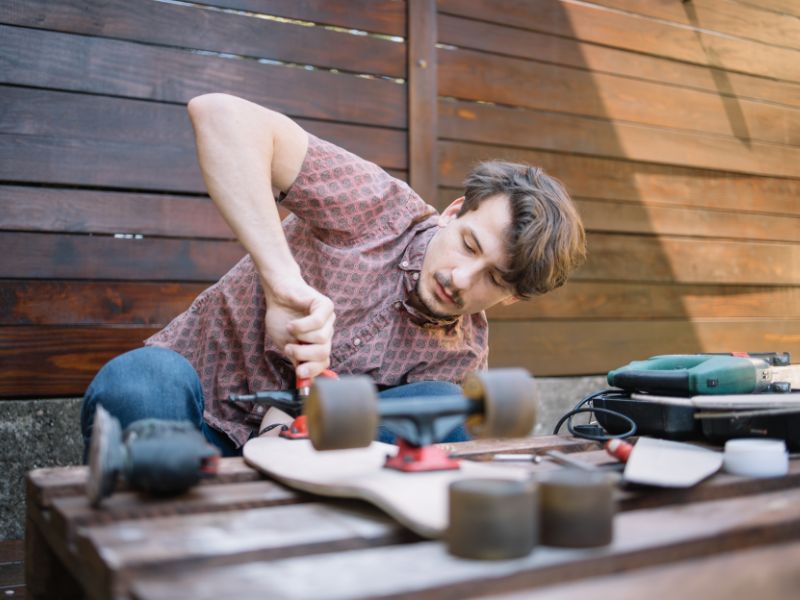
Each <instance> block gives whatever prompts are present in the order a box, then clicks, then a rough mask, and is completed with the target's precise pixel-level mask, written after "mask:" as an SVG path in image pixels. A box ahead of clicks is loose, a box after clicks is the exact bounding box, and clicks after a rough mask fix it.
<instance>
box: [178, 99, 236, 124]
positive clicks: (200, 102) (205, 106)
mask: <svg viewBox="0 0 800 600" xmlns="http://www.w3.org/2000/svg"><path fill="white" fill-rule="evenodd" d="M237 100H238V98H236V97H235V96H231V95H230V94H222V93H212V94H202V95H200V96H195V97H194V98H192V99H191V100H189V103H188V104H187V105H186V108H187V110H188V111H189V116H190V117H191V119H192V121H193V122H197V121H198V120H199V119H202V118H203V117H205V116H207V115H220V114H224V113H225V112H226V111H228V110H230V109H231V108H233V106H234V105H235V103H236V101H237Z"/></svg>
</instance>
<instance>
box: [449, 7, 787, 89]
mask: <svg viewBox="0 0 800 600" xmlns="http://www.w3.org/2000/svg"><path fill="white" fill-rule="evenodd" d="M438 5H439V10H440V11H441V12H445V13H447V14H452V15H457V16H462V17H470V18H474V19H478V20H482V21H490V22H494V23H501V24H504V25H510V26H512V27H519V28H524V29H530V30H533V31H540V32H545V33H551V34H556V35H561V36H564V37H567V38H574V39H577V40H581V41H585V42H593V43H599V44H606V45H610V46H612V47H616V48H620V49H625V50H632V51H636V52H641V53H644V54H650V55H655V56H661V57H666V58H671V59H675V60H680V61H684V62H689V63H694V64H697V65H701V66H708V67H716V68H720V69H724V70H730V71H738V72H743V73H748V74H751V75H761V76H764V77H770V78H774V79H780V80H785V81H793V82H797V81H800V60H798V56H800V53H798V51H797V50H794V49H790V48H781V47H776V46H767V45H764V44H761V43H758V42H752V41H749V40H744V39H738V38H732V37H730V36H722V35H719V34H717V33H715V32H708V31H698V30H693V29H690V28H687V27H680V26H678V25H677V24H672V23H668V22H664V21H657V20H654V19H648V18H641V17H636V16H631V15H629V14H624V13H620V12H618V11H612V10H609V9H607V8H605V7H602V6H598V5H597V4H590V3H572V2H567V1H559V0H546V1H544V2H540V3H538V4H537V10H535V11H533V10H530V6H529V5H528V4H527V3H525V2H519V1H518V0H499V1H495V0H476V1H473V2H460V1H459V0H439V1H438Z"/></svg>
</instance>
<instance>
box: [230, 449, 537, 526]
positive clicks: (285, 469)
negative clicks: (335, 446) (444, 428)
mask: <svg viewBox="0 0 800 600" xmlns="http://www.w3.org/2000/svg"><path fill="white" fill-rule="evenodd" d="M396 452H397V446H394V445H391V444H383V443H381V442H372V443H371V444H370V445H369V446H368V447H366V448H355V449H348V450H327V451H324V452H320V451H317V450H315V449H314V447H313V446H312V445H311V442H310V441H309V440H287V439H283V438H280V437H260V438H256V439H253V440H250V441H249V442H247V444H245V446H244V459H245V461H246V462H247V463H248V464H249V465H251V466H252V467H254V468H256V469H258V470H259V471H261V472H262V473H264V474H266V475H269V476H270V477H272V478H274V479H277V480H278V481H280V482H282V483H284V484H285V485H288V486H289V487H292V488H295V489H298V490H302V491H305V492H310V493H313V494H319V495H323V496H333V497H339V498H359V499H362V500H366V501H367V502H370V503H371V504H374V505H375V506H377V507H378V508H380V509H382V510H383V511H385V512H386V513H388V514H389V515H390V516H391V517H392V518H394V519H395V520H397V521H398V522H399V523H401V524H402V525H405V526H406V527H408V528H409V529H411V530H412V531H414V532H415V533H417V534H418V535H420V536H422V537H426V538H440V537H442V536H443V535H444V533H445V531H446V530H447V523H448V486H449V485H450V483H451V482H453V481H457V480H461V479H474V478H491V479H526V478H527V477H528V476H529V475H528V472H527V471H526V470H525V469H521V468H514V467H507V466H496V465H487V464H482V463H477V462H470V461H467V460H462V461H461V468H460V469H456V470H450V471H428V472H422V473H404V472H401V471H397V470H395V469H386V468H384V467H383V464H384V462H385V460H386V456H387V455H394V454H395V453H396Z"/></svg>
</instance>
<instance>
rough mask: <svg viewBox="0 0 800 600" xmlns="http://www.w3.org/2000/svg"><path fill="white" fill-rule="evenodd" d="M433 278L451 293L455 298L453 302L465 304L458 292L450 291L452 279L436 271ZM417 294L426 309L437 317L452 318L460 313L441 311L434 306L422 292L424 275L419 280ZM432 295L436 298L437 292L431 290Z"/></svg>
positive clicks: (458, 304)
mask: <svg viewBox="0 0 800 600" xmlns="http://www.w3.org/2000/svg"><path fill="white" fill-rule="evenodd" d="M433 278H434V279H435V280H436V282H437V283H438V284H439V285H441V286H442V287H443V288H444V289H445V291H446V292H447V293H449V294H451V296H452V298H453V304H455V305H456V306H458V307H461V306H463V305H464V303H463V301H462V300H461V297H460V296H459V295H458V294H453V293H452V292H451V291H450V279H449V278H448V277H447V276H445V275H442V274H440V273H434V274H433ZM416 296H417V299H418V300H419V303H420V305H421V307H422V308H423V309H424V310H425V312H426V313H428V314H429V315H430V316H432V317H434V318H435V319H451V318H453V317H455V316H457V314H458V313H446V312H440V311H437V310H436V309H435V308H434V307H433V306H431V303H430V302H428V300H427V299H426V298H425V296H424V294H423V293H422V277H420V278H419V279H418V280H417V289H416ZM431 296H433V298H436V294H435V292H431Z"/></svg>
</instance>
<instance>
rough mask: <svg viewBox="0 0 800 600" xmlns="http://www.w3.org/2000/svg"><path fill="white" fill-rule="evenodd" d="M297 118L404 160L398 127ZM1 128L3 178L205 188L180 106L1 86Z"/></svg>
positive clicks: (389, 160) (361, 149) (365, 153)
mask: <svg viewBox="0 0 800 600" xmlns="http://www.w3.org/2000/svg"><path fill="white" fill-rule="evenodd" d="M297 122H298V123H299V124H300V125H301V126H302V127H304V128H305V129H307V130H308V131H309V132H311V133H313V134H315V135H317V136H319V137H322V138H325V139H327V140H330V141H331V142H333V143H335V144H338V145H339V146H342V147H343V148H345V149H347V150H350V151H351V152H354V153H356V154H358V155H359V156H362V157H364V158H365V159H366V160H371V161H373V162H376V163H377V164H379V165H381V166H382V167H385V168H389V169H400V170H403V169H406V168H407V167H408V157H407V152H406V146H407V143H406V134H405V132H403V131H399V130H396V129H386V128H375V127H364V126H355V125H344V124H339V123H331V122H324V121H314V120H308V119H302V118H301V119H297ZM0 130H2V131H3V134H2V135H0V178H2V179H4V180H6V181H29V182H33V183H36V184H40V183H56V184H59V183H61V184H70V185H88V186H108V187H117V188H120V187H125V188H131V189H150V190H158V191H163V190H174V191H183V192H192V193H205V184H204V182H203V179H202V177H201V174H200V169H199V167H198V165H197V158H196V150H195V142H194V135H193V131H192V127H191V124H190V123H189V119H188V117H187V112H186V109H185V107H184V106H182V105H170V104H163V103H157V102H145V101H141V100H129V99H122V98H108V97H102V96H92V95H86V94H75V93H63V92H54V91H46V90H31V89H26V88H13V87H8V86H0ZM75 193H77V192H75ZM165 200H166V199H165ZM141 214H144V215H146V214H148V213H147V212H146V211H142V212H141Z"/></svg>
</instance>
